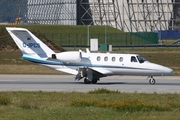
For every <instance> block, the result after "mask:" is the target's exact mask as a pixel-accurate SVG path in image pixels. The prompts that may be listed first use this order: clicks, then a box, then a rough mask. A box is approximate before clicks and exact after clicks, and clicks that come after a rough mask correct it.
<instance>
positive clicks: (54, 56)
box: [6, 27, 173, 84]
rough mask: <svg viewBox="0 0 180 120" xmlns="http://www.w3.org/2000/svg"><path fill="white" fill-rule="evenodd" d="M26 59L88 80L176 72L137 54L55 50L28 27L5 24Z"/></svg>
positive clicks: (85, 81)
mask: <svg viewBox="0 0 180 120" xmlns="http://www.w3.org/2000/svg"><path fill="white" fill-rule="evenodd" d="M6 29H7V31H8V32H9V34H10V35H11V37H12V38H13V40H14V41H15V43H16V44H17V46H18V47H19V49H20V50H21V52H22V54H23V56H22V58H23V59H25V60H29V61H31V62H35V63H39V64H41V65H43V66H46V67H49V68H52V69H55V70H58V71H62V72H66V73H69V74H73V75H76V77H75V80H80V79H82V78H84V83H86V84H90V83H93V84H96V83H97V81H99V80H100V78H101V77H106V76H112V75H138V76H149V77H148V79H149V83H150V84H155V82H156V81H155V79H154V78H153V76H164V75H171V74H173V70H172V69H170V68H168V67H165V66H162V65H158V64H155V63H151V62H149V61H147V60H146V59H145V58H143V57H142V56H140V55H138V54H112V53H91V52H90V51H89V50H88V49H87V50H86V52H83V51H81V50H79V51H71V52H61V53H55V52H54V51H53V50H51V49H50V48H49V47H48V46H47V45H45V44H44V43H43V42H41V40H39V39H38V38H37V37H36V36H35V35H33V34H32V33H31V32H30V31H29V30H27V29H24V28H13V27H7V28H6Z"/></svg>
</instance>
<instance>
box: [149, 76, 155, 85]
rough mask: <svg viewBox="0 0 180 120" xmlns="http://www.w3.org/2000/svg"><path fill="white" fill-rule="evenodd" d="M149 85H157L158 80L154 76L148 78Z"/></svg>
mask: <svg viewBox="0 0 180 120" xmlns="http://www.w3.org/2000/svg"><path fill="white" fill-rule="evenodd" d="M148 79H149V84H151V85H154V84H155V83H156V80H155V79H154V78H153V76H150V77H148Z"/></svg>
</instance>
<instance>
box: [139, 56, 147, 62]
mask: <svg viewBox="0 0 180 120" xmlns="http://www.w3.org/2000/svg"><path fill="white" fill-rule="evenodd" d="M137 59H138V60H139V63H144V61H147V60H146V59H145V58H143V57H142V56H137Z"/></svg>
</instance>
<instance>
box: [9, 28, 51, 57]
mask: <svg viewBox="0 0 180 120" xmlns="http://www.w3.org/2000/svg"><path fill="white" fill-rule="evenodd" d="M6 29H7V31H8V33H9V34H10V35H11V37H12V38H13V40H14V41H15V43H16V44H17V46H18V47H19V49H20V50H21V52H22V53H23V55H28V56H33V57H39V58H47V57H50V56H51V55H52V54H54V51H52V50H51V49H50V48H49V47H48V46H47V45H45V44H44V43H43V42H41V40H39V39H38V38H37V37H36V36H35V35H33V34H32V33H31V32H30V31H29V30H27V29H24V28H13V27H6Z"/></svg>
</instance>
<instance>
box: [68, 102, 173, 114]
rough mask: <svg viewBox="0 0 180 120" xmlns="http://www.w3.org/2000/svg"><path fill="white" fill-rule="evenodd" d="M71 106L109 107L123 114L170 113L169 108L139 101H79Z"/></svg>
mask: <svg viewBox="0 0 180 120" xmlns="http://www.w3.org/2000/svg"><path fill="white" fill-rule="evenodd" d="M71 106H75V107H108V108H114V109H116V110H118V111H121V112H125V111H127V112H137V111H168V110H170V108H169V107H163V106H159V105H157V104H150V103H145V102H143V101H139V100H121V101H115V102H108V101H97V100H77V101H73V102H71Z"/></svg>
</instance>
